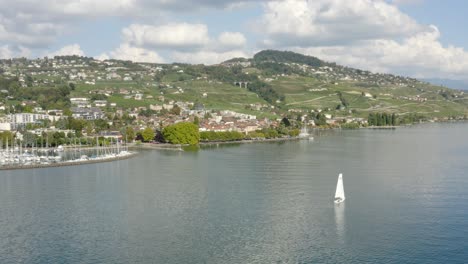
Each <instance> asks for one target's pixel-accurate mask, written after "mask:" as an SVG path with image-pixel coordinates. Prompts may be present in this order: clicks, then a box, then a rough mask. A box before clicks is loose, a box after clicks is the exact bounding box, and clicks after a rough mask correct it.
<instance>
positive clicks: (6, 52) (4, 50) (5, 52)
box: [0, 45, 13, 59]
mask: <svg viewBox="0 0 468 264" xmlns="http://www.w3.org/2000/svg"><path fill="white" fill-rule="evenodd" d="M11 57H13V52H12V51H11V50H10V47H8V45H3V46H0V59H9V58H11Z"/></svg>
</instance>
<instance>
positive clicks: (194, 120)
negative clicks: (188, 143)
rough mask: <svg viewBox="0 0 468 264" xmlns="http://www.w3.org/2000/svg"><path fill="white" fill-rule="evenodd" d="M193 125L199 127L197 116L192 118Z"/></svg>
mask: <svg viewBox="0 0 468 264" xmlns="http://www.w3.org/2000/svg"><path fill="white" fill-rule="evenodd" d="M193 124H195V125H196V126H198V125H200V118H198V116H195V117H194V118H193Z"/></svg>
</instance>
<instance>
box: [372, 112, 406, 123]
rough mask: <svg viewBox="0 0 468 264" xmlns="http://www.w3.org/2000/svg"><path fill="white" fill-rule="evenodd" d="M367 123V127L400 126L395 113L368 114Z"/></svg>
mask: <svg viewBox="0 0 468 264" xmlns="http://www.w3.org/2000/svg"><path fill="white" fill-rule="evenodd" d="M367 122H368V124H369V126H397V125H399V124H400V121H399V118H398V116H397V115H396V114H395V113H393V114H390V113H369V117H368V119H367Z"/></svg>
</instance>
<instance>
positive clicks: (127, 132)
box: [120, 126, 135, 142]
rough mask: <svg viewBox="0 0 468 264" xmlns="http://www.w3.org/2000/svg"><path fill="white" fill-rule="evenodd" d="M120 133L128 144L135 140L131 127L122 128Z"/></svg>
mask: <svg viewBox="0 0 468 264" xmlns="http://www.w3.org/2000/svg"><path fill="white" fill-rule="evenodd" d="M120 132H121V133H122V136H123V138H124V139H125V140H126V141H128V142H133V140H134V139H135V130H133V127H131V126H127V127H123V128H122V129H121V130H120Z"/></svg>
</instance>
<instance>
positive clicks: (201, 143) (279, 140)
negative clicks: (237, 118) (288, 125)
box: [199, 135, 312, 146]
mask: <svg viewBox="0 0 468 264" xmlns="http://www.w3.org/2000/svg"><path fill="white" fill-rule="evenodd" d="M310 137H312V135H310V136H309V137H288V138H269V139H244V140H236V141H210V142H200V143H199V145H200V146H209V145H219V144H244V143H245V144H247V143H264V142H283V141H294V140H310V139H309V138H310Z"/></svg>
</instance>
